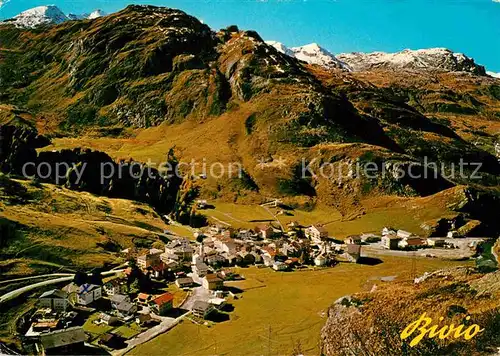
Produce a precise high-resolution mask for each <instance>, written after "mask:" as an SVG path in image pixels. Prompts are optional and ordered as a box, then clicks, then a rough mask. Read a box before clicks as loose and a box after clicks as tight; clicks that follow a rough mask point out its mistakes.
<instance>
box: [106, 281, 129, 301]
mask: <svg viewBox="0 0 500 356" xmlns="http://www.w3.org/2000/svg"><path fill="white" fill-rule="evenodd" d="M103 282H104V284H103V286H102V287H103V289H104V291H105V292H106V294H107V295H109V296H112V295H115V294H123V293H126V292H127V283H126V282H125V281H124V280H123V279H122V278H120V277H112V278H109V279H107V280H104V281H103Z"/></svg>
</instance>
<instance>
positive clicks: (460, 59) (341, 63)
mask: <svg viewBox="0 0 500 356" xmlns="http://www.w3.org/2000/svg"><path fill="white" fill-rule="evenodd" d="M106 15H107V14H106V13H105V12H104V11H102V10H99V9H98V10H95V11H93V12H92V13H90V14H72V13H70V14H68V15H66V14H64V13H63V12H62V11H61V10H60V9H59V8H58V7H57V6H54V5H48V6H38V7H35V8H32V9H29V10H26V11H23V12H22V13H20V14H18V15H16V16H15V17H14V18H12V19H8V20H6V21H4V23H13V24H15V25H16V26H17V27H25V28H33V27H36V26H40V25H49V24H60V23H62V22H65V21H70V20H72V21H74V20H84V19H95V18H98V17H102V16H106ZM266 43H267V44H268V45H271V46H273V47H274V48H276V49H277V50H278V51H279V52H281V53H284V54H286V55H288V56H290V57H293V58H296V59H298V60H300V61H303V62H306V63H309V64H316V65H320V66H322V67H325V68H328V69H341V70H344V71H366V70H371V69H393V70H398V69H407V70H431V71H432V70H438V71H445V72H469V73H473V74H477V75H489V76H492V77H496V78H498V77H500V73H494V72H489V71H488V72H487V71H486V69H485V68H484V67H483V66H481V65H478V64H476V63H475V62H474V59H472V58H470V57H467V56H466V55H464V54H462V53H456V52H453V51H451V50H449V49H446V48H429V49H419V50H410V49H405V50H403V51H400V52H396V53H385V52H373V53H359V52H353V53H341V54H338V55H334V54H332V53H331V52H329V51H328V50H327V49H325V48H323V47H321V46H320V45H318V44H317V43H310V44H307V45H304V46H299V47H291V48H289V47H287V46H285V45H284V44H283V43H280V42H277V41H266Z"/></svg>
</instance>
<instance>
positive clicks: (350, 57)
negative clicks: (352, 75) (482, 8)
mask: <svg viewBox="0 0 500 356" xmlns="http://www.w3.org/2000/svg"><path fill="white" fill-rule="evenodd" d="M337 58H339V59H340V60H341V61H343V62H345V63H347V64H348V65H349V66H350V67H351V68H352V69H353V70H355V71H363V70H370V69H376V68H385V69H409V70H440V71H447V72H460V71H463V72H470V73H474V74H479V75H484V74H485V70H484V67H482V66H480V65H478V64H476V63H475V62H474V60H473V59H472V58H469V57H467V56H466V55H464V54H462V53H456V52H453V51H451V50H449V49H447V48H428V49H418V50H411V49H405V50H403V51H400V52H396V53H385V52H373V53H359V52H353V53H342V54H339V55H337Z"/></svg>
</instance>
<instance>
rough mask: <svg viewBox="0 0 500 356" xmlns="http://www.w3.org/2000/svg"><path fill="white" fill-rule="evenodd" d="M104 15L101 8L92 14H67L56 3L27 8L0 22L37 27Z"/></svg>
mask: <svg viewBox="0 0 500 356" xmlns="http://www.w3.org/2000/svg"><path fill="white" fill-rule="evenodd" d="M102 16H106V13H105V12H104V11H102V10H99V9H97V10H95V11H93V12H92V13H90V14H82V15H76V14H71V13H70V14H68V15H66V14H64V13H63V12H62V11H61V10H60V9H59V8H58V7H57V6H55V5H42V6H37V7H34V8H30V9H27V10H25V11H23V12H21V13H19V14H18V15H16V16H14V17H13V18H11V19H7V20H4V21H2V22H0V24H2V23H3V24H6V23H7V24H13V25H15V26H16V27H21V28H22V27H24V28H35V27H38V26H43V25H58V24H61V23H63V22H66V21H72V20H84V19H89V20H92V19H96V18H98V17H102Z"/></svg>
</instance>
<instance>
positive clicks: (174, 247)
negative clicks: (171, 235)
mask: <svg viewBox="0 0 500 356" xmlns="http://www.w3.org/2000/svg"><path fill="white" fill-rule="evenodd" d="M193 253H194V248H193V247H192V246H191V243H190V242H189V240H188V239H176V240H172V241H170V242H169V243H168V244H166V245H165V254H166V255H176V256H177V257H179V259H181V260H182V261H189V260H190V259H191V258H193ZM162 256H163V255H162Z"/></svg>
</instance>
